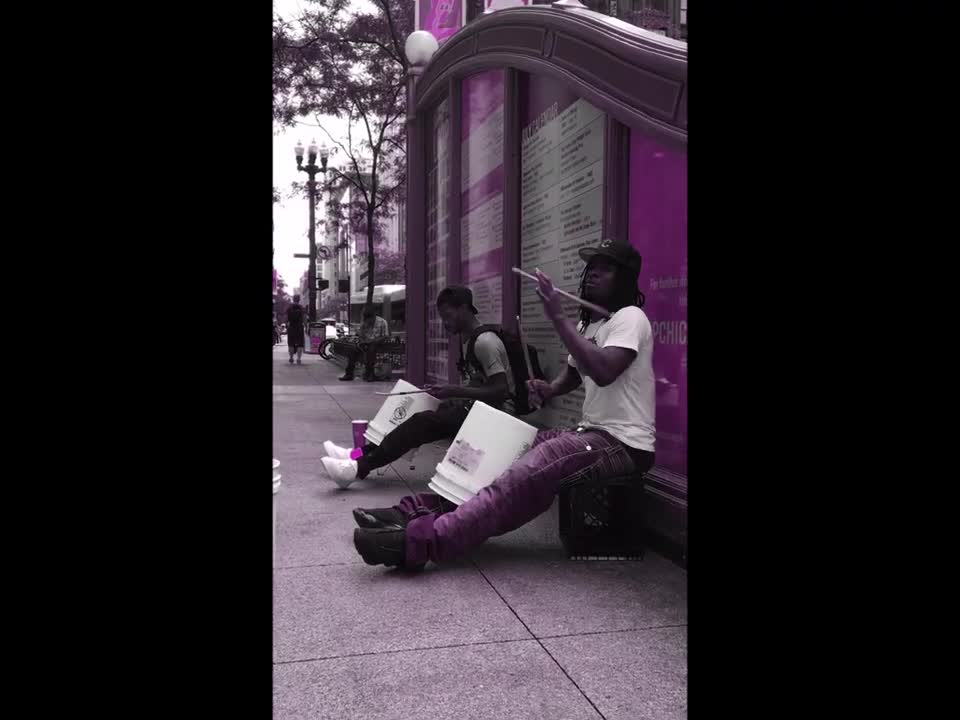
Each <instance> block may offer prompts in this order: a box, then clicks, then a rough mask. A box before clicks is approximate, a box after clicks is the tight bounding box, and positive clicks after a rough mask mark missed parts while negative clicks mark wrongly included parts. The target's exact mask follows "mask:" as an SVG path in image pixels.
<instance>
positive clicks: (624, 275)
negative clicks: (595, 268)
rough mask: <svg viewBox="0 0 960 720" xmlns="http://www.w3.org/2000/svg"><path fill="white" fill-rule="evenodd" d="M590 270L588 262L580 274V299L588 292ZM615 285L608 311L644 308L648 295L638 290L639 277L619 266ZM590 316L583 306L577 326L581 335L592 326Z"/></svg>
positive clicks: (607, 304)
mask: <svg viewBox="0 0 960 720" xmlns="http://www.w3.org/2000/svg"><path fill="white" fill-rule="evenodd" d="M591 262H592V259H591ZM589 270H590V263H589V262H588V263H587V264H586V266H585V267H584V268H583V272H582V273H581V274H580V288H579V290H578V291H577V294H578V295H579V296H580V297H583V294H584V292H586V286H587V272H588V271H589ZM613 285H614V292H613V296H612V297H611V298H610V300H609V301H608V302H607V303H606V305H605V307H606V308H607V310H609V311H610V312H616V311H617V310H620V309H621V308H625V307H629V306H630V305H636V306H637V307H639V308H642V307H643V304H644V303H645V302H646V301H647V297H646V295H644V294H643V293H642V292H640V290H639V289H638V288H637V276H636V275H635V274H634V273H632V272H631V271H630V270H628V269H627V268H625V267H623V266H622V265H617V274H616V276H615V277H614V281H613ZM590 315H591V311H590V309H589V308H585V307H583V306H582V305H581V306H580V312H579V315H578V317H579V325H578V326H577V329H578V330H579V331H580V334H581V335H583V333H584V332H585V331H586V329H587V325H589V324H590Z"/></svg>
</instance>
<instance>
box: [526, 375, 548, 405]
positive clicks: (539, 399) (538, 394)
mask: <svg viewBox="0 0 960 720" xmlns="http://www.w3.org/2000/svg"><path fill="white" fill-rule="evenodd" d="M527 397H528V399H529V400H530V407H534V408H539V407H542V406H543V404H544V403H546V402H547V400H549V399H550V398H552V397H553V385H551V384H550V383H548V382H547V381H546V380H539V379H534V380H527Z"/></svg>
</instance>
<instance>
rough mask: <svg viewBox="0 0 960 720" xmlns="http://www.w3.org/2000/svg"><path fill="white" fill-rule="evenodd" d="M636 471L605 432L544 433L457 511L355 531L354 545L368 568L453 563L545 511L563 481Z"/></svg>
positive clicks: (428, 513)
mask: <svg viewBox="0 0 960 720" xmlns="http://www.w3.org/2000/svg"><path fill="white" fill-rule="evenodd" d="M642 469H645V468H642ZM636 470H637V468H636V467H635V466H634V463H633V460H632V459H631V457H630V455H629V453H628V452H627V450H626V449H625V448H624V447H623V445H621V444H620V443H619V442H617V441H616V440H614V439H613V438H611V437H609V436H608V435H606V434H604V433H598V432H590V431H586V432H582V433H577V432H574V431H572V430H559V429H557V430H547V431H543V432H540V433H538V434H537V438H536V440H535V442H534V446H533V447H532V448H531V449H530V451H529V452H527V453H526V454H525V455H524V456H523V457H522V458H520V459H519V460H517V462H516V463H514V464H513V465H512V466H511V467H510V468H509V469H508V470H507V471H506V472H504V473H503V474H502V475H500V477H498V478H497V479H496V480H494V481H493V483H491V484H490V485H488V486H487V487H485V488H483V489H482V490H481V491H480V492H479V493H478V494H477V496H476V497H474V498H471V499H470V500H468V501H467V502H465V503H463V504H462V505H460V506H459V507H458V508H457V509H456V510H454V511H452V512H446V513H434V512H424V513H422V514H420V515H419V516H418V517H412V518H410V519H409V521H408V522H407V524H406V528H405V530H361V529H358V530H355V531H354V545H355V546H356V547H357V549H358V551H360V553H361V555H363V557H364V560H365V561H366V562H367V563H368V564H378V563H385V564H401V565H405V566H406V567H418V566H422V565H423V564H425V563H426V562H427V560H433V561H434V562H443V561H446V560H452V559H454V558H457V557H461V556H463V555H464V554H466V553H468V552H469V551H470V550H472V549H473V548H475V547H476V546H477V545H479V544H480V543H482V542H483V541H484V540H486V539H487V538H490V537H494V536H497V535H503V534H504V533H507V532H510V531H511V530H516V529H517V528H519V527H520V526H522V525H525V524H526V523H527V522H529V521H530V520H532V519H534V518H535V517H537V516H538V515H540V514H541V513H543V512H545V511H546V510H548V509H549V508H550V505H551V504H552V503H553V498H554V496H555V495H556V492H557V489H558V488H559V487H560V484H561V483H562V482H563V481H564V480H566V479H568V478H571V477H573V476H575V475H578V474H580V473H586V472H593V473H600V474H603V475H627V474H630V473H632V472H635V471H636ZM397 557H400V560H399V561H397V560H396V558H397Z"/></svg>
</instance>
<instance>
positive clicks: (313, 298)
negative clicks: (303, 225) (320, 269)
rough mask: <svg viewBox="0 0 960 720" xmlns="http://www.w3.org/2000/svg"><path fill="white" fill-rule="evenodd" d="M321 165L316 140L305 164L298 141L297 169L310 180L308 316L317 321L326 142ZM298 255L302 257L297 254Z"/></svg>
mask: <svg viewBox="0 0 960 720" xmlns="http://www.w3.org/2000/svg"><path fill="white" fill-rule="evenodd" d="M319 150H320V153H319V154H320V165H319V166H318V165H317V142H316V141H315V140H314V141H312V142H311V143H310V146H309V147H308V148H307V164H306V165H304V164H303V145H301V144H300V142H299V141H298V142H297V146H296V148H294V152H295V153H296V156H297V170H299V171H301V172H305V173H307V175H308V176H309V178H310V179H309V180H307V194H308V195H309V197H310V227H309V230H308V232H309V238H310V269H309V270H308V271H307V276H308V277H309V278H310V288H309V302H310V306H309V307H308V308H307V318H308V319H309V321H310V322H316V321H317V222H316V208H317V180H316V177H317V173H318V172H319V173H323V176H324V178H326V175H327V159H328V158H329V157H330V150H329V149H328V148H327V146H326V144H324V145H321V146H320V148H319ZM296 257H302V256H301V255H297V256H296Z"/></svg>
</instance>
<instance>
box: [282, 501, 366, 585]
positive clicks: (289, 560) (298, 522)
mask: <svg viewBox="0 0 960 720" xmlns="http://www.w3.org/2000/svg"><path fill="white" fill-rule="evenodd" d="M284 499H285V500H289V498H284ZM280 507H281V508H282V509H285V510H287V511H286V512H283V513H282V514H281V513H280V512H278V514H277V561H276V568H277V569H281V568H290V567H306V566H314V565H338V564H344V563H353V564H360V565H364V566H365V567H366V565H365V564H364V562H363V558H361V557H360V555H359V554H358V553H357V551H356V549H355V548H354V546H353V531H354V528H356V527H357V525H356V523H355V522H354V520H353V515H352V514H351V512H350V510H352V509H353V507H356V506H355V505H353V504H351V505H350V507H344V508H342V509H340V510H339V511H333V512H326V513H323V514H318V513H307V512H290V511H289V510H288V509H287V507H288V506H287V503H283V502H281V503H280Z"/></svg>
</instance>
